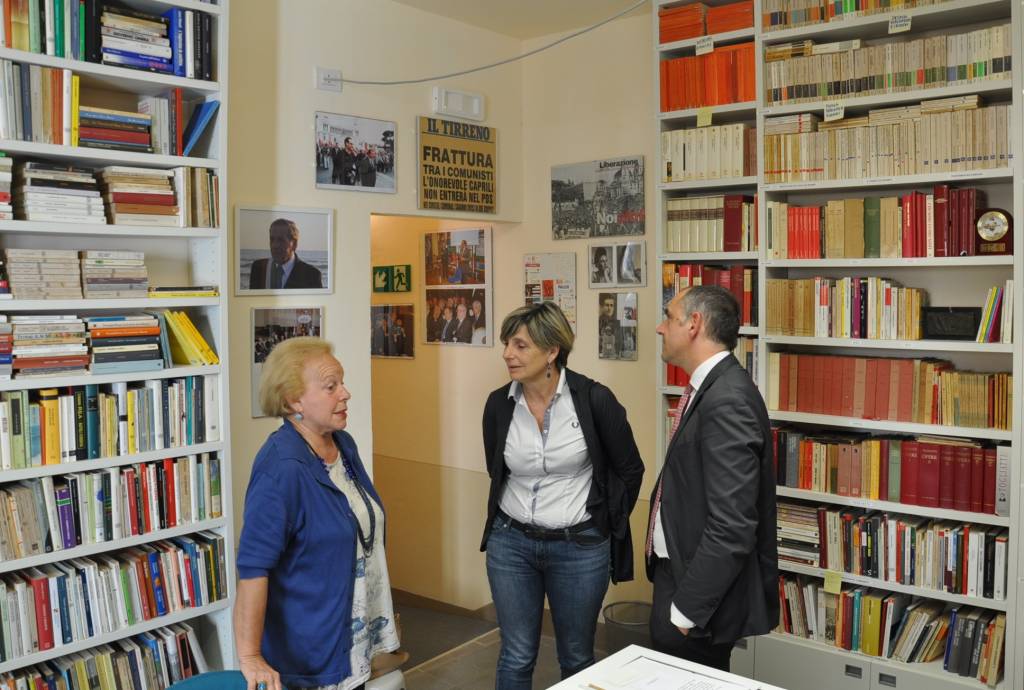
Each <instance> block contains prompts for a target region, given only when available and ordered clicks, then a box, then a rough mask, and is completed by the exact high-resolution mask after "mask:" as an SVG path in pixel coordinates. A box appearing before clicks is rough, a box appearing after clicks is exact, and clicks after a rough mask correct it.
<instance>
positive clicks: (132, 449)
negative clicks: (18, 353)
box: [128, 388, 139, 453]
mask: <svg viewBox="0 0 1024 690" xmlns="http://www.w3.org/2000/svg"><path fill="white" fill-rule="evenodd" d="M136 402H138V391H136V390H135V389H134V388H129V389H128V452H129V453H138V452H139V448H138V446H137V445H136V444H135V404H136Z"/></svg>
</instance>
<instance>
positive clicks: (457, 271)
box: [423, 228, 494, 346]
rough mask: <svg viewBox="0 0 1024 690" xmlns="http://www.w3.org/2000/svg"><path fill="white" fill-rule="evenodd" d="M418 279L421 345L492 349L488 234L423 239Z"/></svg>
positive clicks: (470, 231) (462, 232)
mask: <svg viewBox="0 0 1024 690" xmlns="http://www.w3.org/2000/svg"><path fill="white" fill-rule="evenodd" d="M423 276H424V279H423V284H424V289H425V299H424V304H425V306H426V309H425V312H426V313H425V315H424V329H423V334H424V340H425V342H427V343H429V344H435V345H470V346H474V345H475V346H490V345H492V344H493V342H494V341H493V324H492V319H491V315H490V314H491V281H490V277H491V230H490V228H467V229H463V230H451V231H447V232H432V233H426V234H425V235H424V236H423Z"/></svg>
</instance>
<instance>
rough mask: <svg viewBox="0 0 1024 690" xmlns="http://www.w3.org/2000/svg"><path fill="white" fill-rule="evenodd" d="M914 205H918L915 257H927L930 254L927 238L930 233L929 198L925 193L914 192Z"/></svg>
mask: <svg viewBox="0 0 1024 690" xmlns="http://www.w3.org/2000/svg"><path fill="white" fill-rule="evenodd" d="M914 203H915V204H916V209H915V210H916V212H917V213H916V221H917V223H916V227H915V228H914V250H915V252H916V253H915V254H914V256H926V255H927V254H928V245H927V244H926V242H927V238H926V237H925V235H927V233H928V197H927V196H926V195H925V194H924V193H923V192H914Z"/></svg>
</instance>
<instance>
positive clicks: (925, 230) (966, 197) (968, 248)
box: [765, 183, 986, 259]
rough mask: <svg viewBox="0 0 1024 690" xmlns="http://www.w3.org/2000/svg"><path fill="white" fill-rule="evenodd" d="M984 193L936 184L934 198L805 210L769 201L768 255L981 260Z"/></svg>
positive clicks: (859, 201)
mask: <svg viewBox="0 0 1024 690" xmlns="http://www.w3.org/2000/svg"><path fill="white" fill-rule="evenodd" d="M985 206H986V194H985V191H984V190H982V189H977V188H974V187H967V188H963V189H957V188H953V187H950V186H949V185H948V184H944V183H943V184H936V185H934V186H933V187H932V192H931V193H925V192H919V191H912V192H908V193H906V194H902V195H900V196H881V197H880V196H866V197H851V198H845V199H830V200H828V201H827V202H825V203H823V204H821V205H815V204H812V205H807V206H800V205H797V204H793V203H788V202H785V201H769V202H768V208H767V219H768V220H767V222H768V230H767V232H766V233H765V234H766V236H767V242H768V255H769V256H770V257H771V258H773V259H787V258H788V259H823V258H828V259H844V258H846V259H863V258H868V259H870V258H897V257H905V258H915V257H921V258H924V257H928V258H931V257H944V256H977V255H979V253H980V252H979V247H978V241H977V236H978V234H977V232H976V226H975V221H976V219H977V217H978V214H979V213H981V212H982V210H983V209H984V208H985Z"/></svg>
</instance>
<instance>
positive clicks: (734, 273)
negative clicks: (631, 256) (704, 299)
mask: <svg viewBox="0 0 1024 690" xmlns="http://www.w3.org/2000/svg"><path fill="white" fill-rule="evenodd" d="M693 285H719V286H721V287H723V288H725V289H726V290H728V291H729V292H731V293H732V294H733V296H734V297H735V298H736V301H737V302H738V303H739V305H740V325H741V326H756V325H757V308H756V306H755V305H756V304H757V269H756V268H752V267H750V266H742V265H732V266H706V265H701V264H689V263H672V262H665V263H663V264H662V265H661V299H662V304H665V305H667V304H668V303H669V300H671V299H672V298H673V297H675V296H676V295H677V294H678V293H679V292H680V291H682V290H684V289H686V288H688V287H690V286H693Z"/></svg>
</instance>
